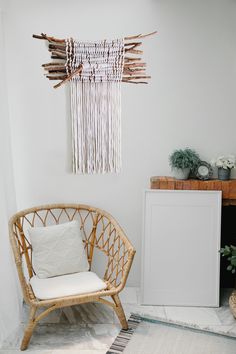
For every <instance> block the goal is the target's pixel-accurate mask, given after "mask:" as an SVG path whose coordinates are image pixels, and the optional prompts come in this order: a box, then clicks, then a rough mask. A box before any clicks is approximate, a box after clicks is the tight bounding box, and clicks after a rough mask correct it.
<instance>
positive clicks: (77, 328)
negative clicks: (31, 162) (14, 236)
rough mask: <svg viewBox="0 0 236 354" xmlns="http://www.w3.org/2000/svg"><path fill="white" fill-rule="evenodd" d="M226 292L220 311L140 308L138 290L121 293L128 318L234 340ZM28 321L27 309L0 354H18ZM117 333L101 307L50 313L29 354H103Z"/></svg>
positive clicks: (235, 327)
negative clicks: (171, 323)
mask: <svg viewBox="0 0 236 354" xmlns="http://www.w3.org/2000/svg"><path fill="white" fill-rule="evenodd" d="M228 296H229V293H228V292H225V293H224V297H223V300H222V307H220V308H200V307H166V306H165V307H164V306H142V305H139V289H138V288H126V289H124V290H123V292H122V293H121V301H122V302H123V306H124V310H125V313H126V315H127V317H129V315H130V314H131V313H132V312H134V313H138V314H140V315H142V314H145V315H149V316H154V317H159V318H161V319H167V320H172V321H180V322H187V323H190V324H195V325H198V326H200V327H202V328H206V327H207V328H210V329H212V330H215V331H222V332H230V333H233V334H235V336H236V320H235V319H234V318H233V316H232V314H231V312H230V310H229V307H228V303H227V298H228ZM26 320H27V307H25V308H24V311H23V321H22V324H21V326H20V327H19V329H18V330H17V332H16V333H14V334H12V336H11V337H10V338H8V340H7V341H6V342H5V344H4V345H3V347H2V348H1V349H0V354H17V353H22V352H20V351H19V349H18V348H19V345H20V341H21V338H22V334H23V328H24V324H25V322H26ZM119 331H120V327H119V323H118V320H117V318H116V315H115V314H114V312H113V311H112V310H111V309H110V308H108V307H107V306H104V305H102V304H94V303H91V304H86V305H85V304H84V305H80V306H74V307H72V308H65V309H63V310H60V311H59V310H58V311H55V312H52V313H51V314H50V315H49V316H48V317H47V318H45V319H44V320H43V321H42V322H41V324H40V325H38V326H37V327H36V329H35V332H34V335H33V336H32V339H31V342H30V345H29V348H28V350H27V352H26V353H28V354H76V353H78V352H79V353H80V354H95V353H96V354H105V353H106V351H107V350H108V348H109V347H110V345H111V343H112V342H113V340H114V338H115V337H116V336H117V334H118V333H119Z"/></svg>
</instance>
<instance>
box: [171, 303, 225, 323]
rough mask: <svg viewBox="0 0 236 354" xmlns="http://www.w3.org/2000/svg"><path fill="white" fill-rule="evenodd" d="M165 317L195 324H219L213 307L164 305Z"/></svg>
mask: <svg viewBox="0 0 236 354" xmlns="http://www.w3.org/2000/svg"><path fill="white" fill-rule="evenodd" d="M165 312H166V318H167V319H168V320H172V321H178V322H185V323H189V324H196V325H198V326H199V325H200V326H201V325H205V326H207V325H221V322H220V320H219V318H218V316H217V315H216V313H215V310H214V309H213V308H202V307H172V306H171V307H170V306H165Z"/></svg>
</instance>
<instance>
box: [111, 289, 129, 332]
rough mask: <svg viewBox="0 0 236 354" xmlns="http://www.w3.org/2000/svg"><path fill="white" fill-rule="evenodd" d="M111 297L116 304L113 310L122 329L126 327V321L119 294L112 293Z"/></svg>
mask: <svg viewBox="0 0 236 354" xmlns="http://www.w3.org/2000/svg"><path fill="white" fill-rule="evenodd" d="M112 299H113V301H114V303H115V305H116V306H115V308H114V310H115V312H116V314H117V317H118V318H119V320H120V324H121V327H122V329H128V323H127V321H126V317H125V313H124V310H123V307H122V305H121V302H120V299H119V296H118V295H112Z"/></svg>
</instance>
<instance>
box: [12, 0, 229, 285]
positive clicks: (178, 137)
mask: <svg viewBox="0 0 236 354" xmlns="http://www.w3.org/2000/svg"><path fill="white" fill-rule="evenodd" d="M5 25H6V45H7V48H6V49H7V51H6V54H7V76H8V86H9V101H10V121H11V128H12V138H13V153H14V169H15V177H16V191H17V205H18V208H19V209H21V208H25V207H30V206H33V205H37V204H41V203H49V202H60V201H61V202H82V203H88V204H92V205H95V206H98V207H101V208H104V209H106V210H108V211H109V212H111V213H112V214H113V215H114V216H115V217H116V218H117V219H118V221H119V222H120V224H121V225H122V226H123V227H124V229H125V231H126V232H127V234H128V236H129V238H130V240H131V241H132V242H133V244H134V245H135V247H136V248H137V251H138V252H137V256H136V260H135V263H134V267H133V269H132V273H131V276H130V284H132V285H137V284H138V283H139V274H140V247H141V246H140V242H141V220H142V193H143V190H144V189H145V188H147V187H148V186H149V178H150V176H152V175H168V174H170V170H169V166H168V155H169V154H170V152H171V151H172V150H173V149H174V148H177V147H185V146H190V147H193V148H195V149H197V150H198V151H199V152H200V154H201V155H202V158H204V159H208V160H209V159H211V158H212V157H214V156H216V155H218V154H221V153H236V144H235V131H236V121H235V114H236V103H235V102H236V98H235V92H236V91H235V89H236V42H235V33H236V1H235V0H130V1H125V0H120V1H115V0H100V1H95V0H86V1H85V0H83V1H77V0H71V1H64V0H57V1H46V0H41V1H32V0H22V1H16V0H15V1H13V0H9V1H7V2H6V16H5ZM155 29H157V30H158V31H159V34H158V36H156V37H155V38H150V39H146V40H145V41H144V42H145V43H144V50H145V59H146V61H147V63H148V72H149V73H150V74H151V75H152V80H151V82H150V84H149V85H146V86H141V85H128V84H127V85H125V84H124V85H123V87H122V90H123V102H122V104H123V107H122V111H123V112H122V140H123V141H122V150H123V170H122V172H121V174H120V175H105V176H99V175H98V176H96V175H95V176H80V175H72V174H71V173H69V170H68V152H69V145H68V144H69V139H68V132H69V113H68V100H67V91H66V88H65V87H64V88H63V87H62V88H60V89H57V90H54V89H53V88H52V83H51V82H49V81H48V80H47V79H46V78H44V77H43V70H42V68H41V67H40V66H41V64H42V63H45V62H49V61H50V59H49V54H48V52H47V50H46V46H45V44H44V42H42V41H38V40H33V39H32V38H31V36H32V34H33V33H41V32H45V33H48V34H51V35H55V36H57V37H66V36H77V37H79V38H82V39H99V38H106V37H108V36H109V37H116V36H123V35H131V34H136V33H140V32H149V31H153V30H155Z"/></svg>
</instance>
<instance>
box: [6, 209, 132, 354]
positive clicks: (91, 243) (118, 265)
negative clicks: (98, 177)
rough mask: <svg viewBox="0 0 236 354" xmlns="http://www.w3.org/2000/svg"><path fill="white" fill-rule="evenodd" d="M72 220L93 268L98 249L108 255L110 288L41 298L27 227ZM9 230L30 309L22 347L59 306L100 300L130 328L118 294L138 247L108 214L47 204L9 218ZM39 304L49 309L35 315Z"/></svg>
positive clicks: (107, 273) (106, 272) (99, 210)
mask: <svg viewBox="0 0 236 354" xmlns="http://www.w3.org/2000/svg"><path fill="white" fill-rule="evenodd" d="M72 220H78V221H79V223H80V228H81V232H82V236H83V242H84V247H85V250H86V253H87V257H88V261H89V265H90V269H91V267H92V265H93V260H94V250H95V249H97V250H98V251H99V252H102V253H103V255H104V256H105V257H106V267H105V269H104V275H103V279H104V281H105V282H106V283H107V288H106V289H105V290H102V291H99V292H96V293H90V294H83V295H77V296H67V297H64V298H57V299H50V300H39V299H37V298H36V297H35V295H34V293H33V290H32V288H31V287H30V285H29V279H30V278H31V277H32V276H33V275H34V274H35V272H34V269H33V266H32V247H31V244H30V241H29V238H28V234H27V230H28V228H29V227H44V226H49V225H56V224H60V223H64V222H68V221H72ZM9 232H10V241H11V245H12V249H13V253H14V257H15V262H16V266H17V270H18V275H19V279H20V283H21V287H22V291H23V295H24V300H25V301H26V303H27V304H29V306H30V308H31V311H30V319H29V324H28V326H27V328H26V330H25V335H24V338H23V341H22V345H21V349H22V350H24V349H26V348H27V346H28V343H29V341H30V338H31V335H32V332H33V329H34V327H35V325H36V324H37V322H38V321H39V320H40V319H42V318H43V317H45V316H46V315H47V314H48V313H49V312H51V311H53V310H54V309H56V308H60V307H65V306H71V305H75V304H80V303H85V302H92V301H99V302H102V303H105V304H107V305H109V306H111V307H113V308H114V310H115V312H116V314H117V316H118V318H119V320H120V323H121V326H122V328H124V329H125V328H127V321H126V318H125V315H124V311H123V308H122V305H121V303H120V300H119V296H118V293H119V292H120V291H121V290H122V289H123V287H124V286H125V283H126V280H127V277H128V274H129V271H130V267H131V264H132V261H133V257H134V254H135V250H134V248H133V246H132V245H131V243H130V242H129V240H128V238H127V237H126V235H125V233H124V231H123V230H122V229H121V227H120V226H119V225H118V223H117V222H116V220H115V219H114V218H113V217H112V216H111V215H110V214H109V213H107V212H105V211H104V210H101V209H98V208H95V207H91V206H87V205H79V204H53V205H44V206H39V207H35V208H31V209H27V210H23V211H21V212H18V213H17V214H15V215H14V216H13V217H12V218H11V219H10V222H9ZM106 296H111V298H112V302H111V301H108V300H106V299H104V297H106ZM39 307H46V308H47V309H46V310H45V311H44V312H42V313H40V315H38V316H36V311H37V309H38V308H39Z"/></svg>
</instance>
